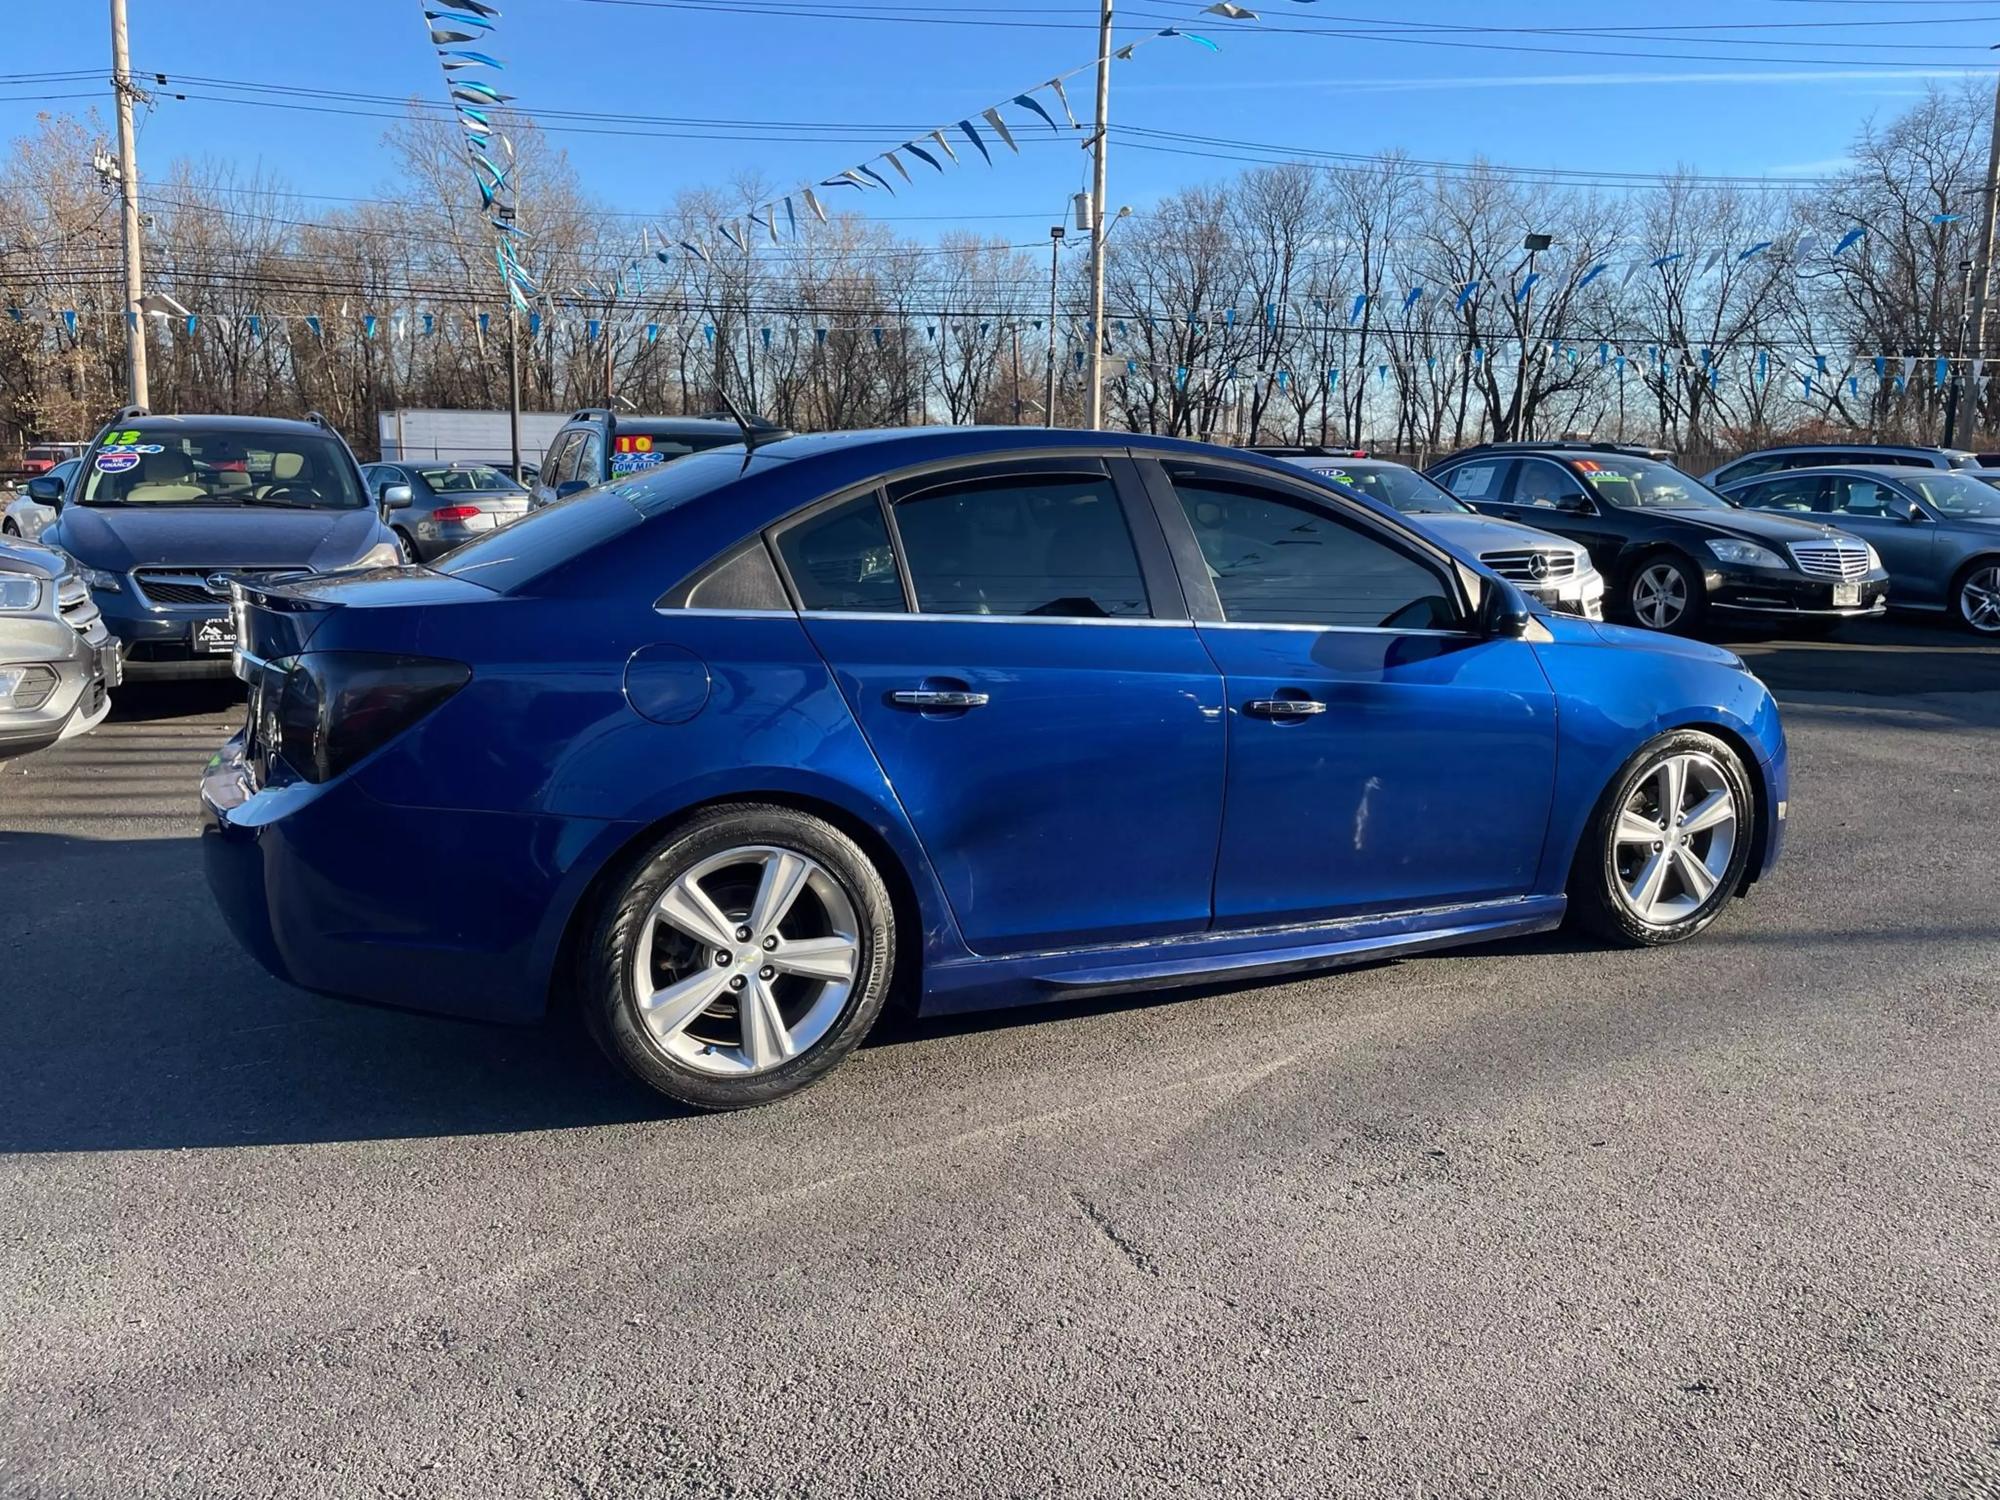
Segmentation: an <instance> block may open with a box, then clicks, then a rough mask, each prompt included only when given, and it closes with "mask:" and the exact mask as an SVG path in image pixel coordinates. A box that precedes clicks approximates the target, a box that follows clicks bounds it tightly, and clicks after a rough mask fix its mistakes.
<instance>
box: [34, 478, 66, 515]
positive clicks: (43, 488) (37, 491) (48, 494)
mask: <svg viewBox="0 0 2000 1500" xmlns="http://www.w3.org/2000/svg"><path fill="white" fill-rule="evenodd" d="M28 498H29V499H30V500H39V501H41V502H42V504H44V505H53V506H54V507H55V508H56V509H57V510H61V509H62V498H63V482H62V481H61V480H60V479H58V478H56V477H55V475H53V474H37V475H36V476H35V477H34V478H33V479H30V480H29V481H28Z"/></svg>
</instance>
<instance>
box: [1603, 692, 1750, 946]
mask: <svg viewBox="0 0 2000 1500" xmlns="http://www.w3.org/2000/svg"><path fill="white" fill-rule="evenodd" d="M1690 754H1692V755H1697V756H1705V757H1707V759H1708V760H1709V761H1710V762H1712V763H1713V764H1714V765H1715V766H1716V768H1717V769H1718V770H1719V771H1720V773H1721V775H1722V777H1723V779H1724V781H1725V782H1726V784H1727V785H1728V788H1729V790H1730V793H1731V795H1732V796H1733V797H1734V798H1735V807H1736V824H1735V829H1734V839H1733V842H1732V845H1731V847H1730V850H1729V855H1728V859H1727V862H1726V864H1725V866H1724V868H1723V870H1722V872H1721V874H1720V875H1719V877H1717V878H1716V880H1715V888H1714V889H1713V890H1712V891H1711V892H1710V893H1709V894H1708V896H1707V898H1706V899H1705V900H1703V901H1702V902H1700V904H1699V905H1698V906H1697V907H1696V908H1695V909H1694V910H1692V911H1690V912H1688V913H1687V914H1685V915H1683V916H1680V917H1678V918H1677V919H1675V920H1672V921H1668V922H1651V921H1647V920H1645V919H1643V918H1642V917H1640V915H1639V914H1638V913H1637V912H1636V911H1634V910H1633V909H1632V907H1631V906H1630V905H1629V904H1628V903H1627V901H1626V899H1625V897H1624V886H1623V882H1622V879H1621V872H1620V870H1619V860H1620V858H1621V853H1622V854H1623V857H1625V858H1628V859H1629V858H1631V857H1632V848H1633V846H1630V845H1627V846H1624V848H1623V850H1622V851H1621V846H1620V845H1619V844H1618V843H1617V842H1616V839H1615V833H1616V829H1617V826H1618V820H1619V816H1620V814H1621V812H1622V811H1623V810H1624V808H1625V806H1626V804H1627V802H1628V801H1630V800H1631V799H1632V798H1633V796H1634V794H1635V793H1638V792H1639V790H1640V788H1641V787H1642V786H1644V785H1645V784H1646V783H1647V781H1648V778H1650V777H1651V776H1652V775H1653V774H1654V773H1655V772H1656V771H1657V770H1658V769H1659V767H1660V766H1661V764H1662V763H1663V762H1664V761H1666V760H1667V759H1668V758H1670V757H1674V756H1682V755H1690ZM1756 830H1757V800H1756V789H1755V786H1754V784H1753V783H1752V782H1751V780H1750V774H1749V772H1748V771H1747V770H1746V769H1745V768H1744V764H1743V757H1742V756H1741V755H1739V754H1738V753H1737V752H1736V751H1735V750H1734V749H1732V748H1731V747H1730V746H1729V745H1727V744H1725V743H1724V742H1723V741H1722V740H1719V739H1717V738H1716V737H1715V736H1714V735H1712V734H1704V733H1702V732H1701V731H1699V730H1694V729H1680V730H1675V731H1673V732H1672V733H1670V734H1663V735H1661V736H1660V737H1659V738H1658V739H1656V740H1653V741H1651V742H1650V743H1648V744H1647V745H1645V746H1644V747H1642V748H1641V749H1640V750H1639V752H1638V753H1637V754H1636V755H1634V756H1633V757H1632V758H1631V759H1630V760H1628V761H1627V762H1625V764H1624V766H1623V767H1622V768H1621V769H1620V770H1619V772H1618V775H1617V776H1616V778H1614V779H1613V781H1612V783H1611V785H1610V786H1608V787H1606V788H1605V790H1604V795H1603V796H1602V797H1600V798H1599V799H1598V803H1597V808H1596V810H1595V811H1594V812H1593V813H1592V814H1591V818H1590V823H1589V826H1588V827H1586V828H1585V830H1584V834H1583V839H1582V842H1581V843H1579V844H1578V845H1577V851H1576V859H1575V861H1574V862H1573V864H1572V865H1571V867H1570V878H1569V911H1570V918H1571V920H1572V921H1574V922H1575V923H1576V924H1577V925H1578V926H1580V927H1582V928H1583V929H1585V930H1586V931H1588V932H1590V933H1591V934H1593V935H1594V936H1596V937H1599V938H1602V939H1603V940H1605V941H1606V942H1610V943H1616V944H1619V945H1621V946H1626V947H1638V948H1657V947H1663V946H1665V945H1666V944H1668V943H1680V942H1685V941H1687V939H1689V938H1691V937H1693V936H1694V935H1695V934H1696V933H1698V932H1700V931H1701V930H1702V929H1703V928H1705V927H1707V926H1708V925H1709V924H1710V923H1711V922H1713V921H1714V920H1715V919H1716V918H1717V917H1718V916H1720V915H1721V914H1722V910H1723V908H1724V907H1726V906H1727V905H1728V904H1729V899H1730V897H1732V896H1733V895H1735V894H1736V892H1737V891H1738V890H1739V889H1740V888H1741V887H1742V884H1743V872H1744V869H1745V867H1746V866H1747V865H1748V864H1749V862H1750V851H1751V845H1752V842H1753V840H1754V839H1755V837H1756ZM1662 831H1663V834H1664V833H1665V832H1666V830H1662ZM1663 841H1664V840H1663Z"/></svg>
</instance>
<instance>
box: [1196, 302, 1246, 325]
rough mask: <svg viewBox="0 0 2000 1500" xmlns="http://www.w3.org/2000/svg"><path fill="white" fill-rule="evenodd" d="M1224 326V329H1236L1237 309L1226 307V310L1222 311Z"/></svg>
mask: <svg viewBox="0 0 2000 1500" xmlns="http://www.w3.org/2000/svg"><path fill="white" fill-rule="evenodd" d="M1189 321H1190V322H1192V321H1193V320H1192V319H1190V320H1189ZM1222 326H1223V327H1224V328H1234V327H1235V326H1236V309H1235V308H1233V307H1225V308H1224V309H1223V310H1222Z"/></svg>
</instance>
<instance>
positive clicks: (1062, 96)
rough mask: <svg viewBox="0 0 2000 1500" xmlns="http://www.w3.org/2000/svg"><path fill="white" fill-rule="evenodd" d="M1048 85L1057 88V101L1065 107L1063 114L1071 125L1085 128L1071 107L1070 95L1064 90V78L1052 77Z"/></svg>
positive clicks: (1078, 128)
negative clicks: (1079, 122) (1078, 121)
mask: <svg viewBox="0 0 2000 1500" xmlns="http://www.w3.org/2000/svg"><path fill="white" fill-rule="evenodd" d="M1046 87H1048V88H1051V89H1054V90H1055V94H1056V102H1057V103H1058V104H1060V105H1061V106H1062V107H1063V116H1064V118H1065V119H1067V120H1068V121H1069V123H1070V125H1071V126H1072V127H1073V128H1075V129H1077V130H1081V129H1083V126H1082V125H1080V124H1078V123H1077V118H1076V111H1075V110H1073V109H1071V108H1070V107H1069V95H1068V94H1066V93H1064V92H1063V86H1062V80H1061V79H1060V78H1051V79H1050V80H1049V81H1048V83H1047V85H1046Z"/></svg>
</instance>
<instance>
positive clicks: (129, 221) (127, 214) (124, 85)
mask: <svg viewBox="0 0 2000 1500" xmlns="http://www.w3.org/2000/svg"><path fill="white" fill-rule="evenodd" d="M111 91H112V92H113V93H114V94H116V95H117V97H118V195H119V198H120V199H121V200H122V206H123V209H124V226H125V375H126V380H125V385H126V399H127V400H128V401H129V402H130V403H131V404H132V405H133V406H147V405H150V404H151V394H152V393H151V388H150V386H149V384H148V382H147V379H146V309H145V308H144V306H142V305H141V299H143V298H144V297H145V295H146V287H145V282H144V280H143V279H142V278H141V276H140V272H139V152H138V147H137V146H136V144H135V143H134V141H133V136H132V101H133V100H134V99H137V98H142V97H143V95H141V94H140V92H139V90H138V89H137V88H136V87H135V86H134V85H133V83H132V57H131V49H130V47H129V46H128V44H127V42H126V38H125V0H111Z"/></svg>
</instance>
